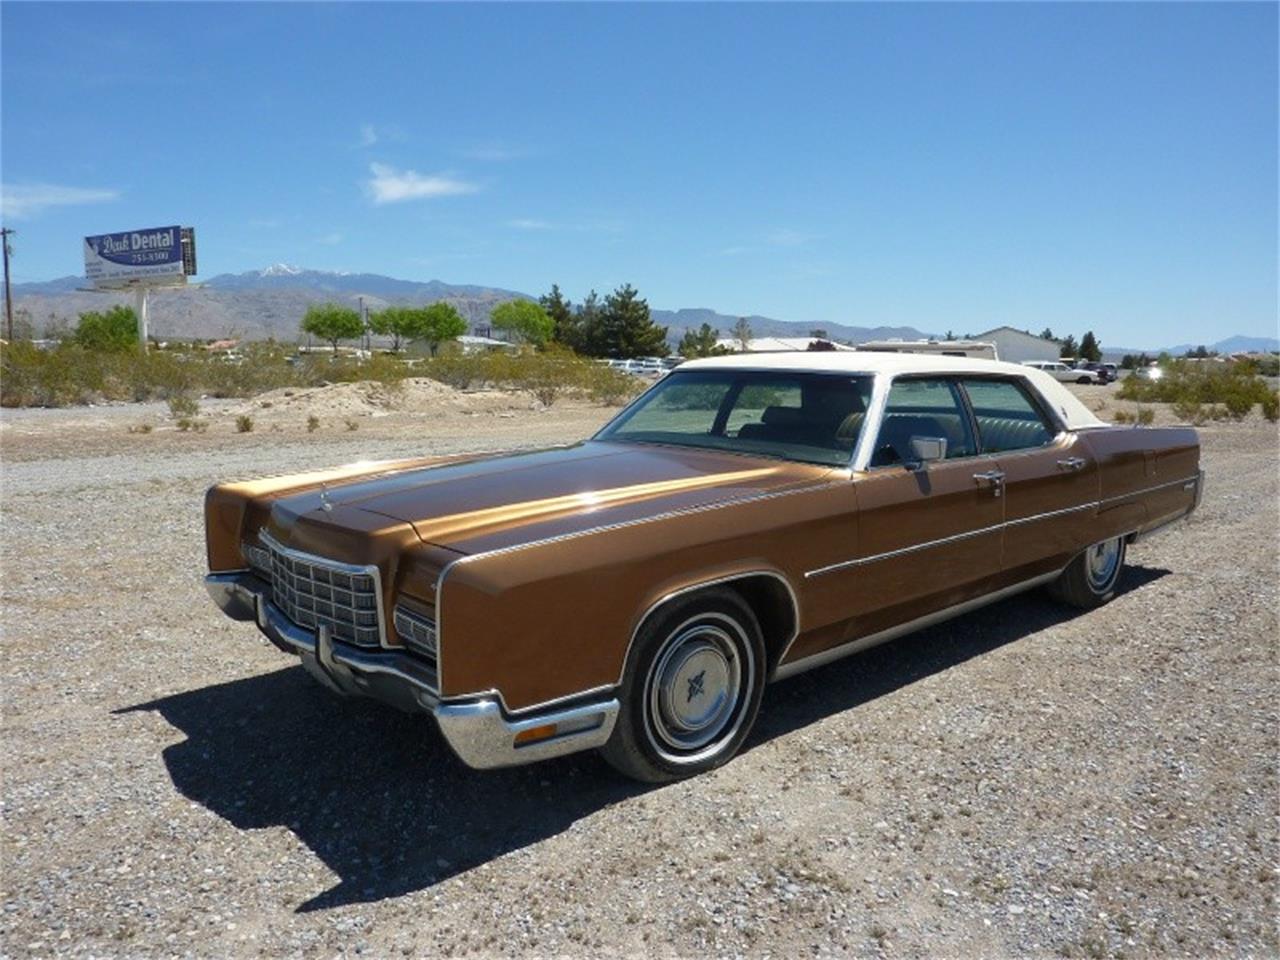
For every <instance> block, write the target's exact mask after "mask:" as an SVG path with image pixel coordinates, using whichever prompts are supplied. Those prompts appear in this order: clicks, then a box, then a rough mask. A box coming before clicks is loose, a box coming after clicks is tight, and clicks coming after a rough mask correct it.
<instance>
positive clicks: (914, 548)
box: [804, 523, 1005, 580]
mask: <svg viewBox="0 0 1280 960" xmlns="http://www.w3.org/2000/svg"><path fill="white" fill-rule="evenodd" d="M1004 527H1005V524H1003V523H995V524H992V525H991V526H989V527H979V528H978V529H977V530H966V531H965V532H964V533H953V534H952V535H951V536H949V537H941V538H939V539H937V540H926V541H924V542H923V543H913V544H912V545H911V546H909V547H899V548H898V549H896V550H888V551H886V552H885V553H876V554H872V555H871V556H869V557H857V558H855V559H853V560H841V561H840V562H839V563H832V564H828V565H827V566H825V567H818V568H817V569H816V570H807V571H805V575H804V576H805V579H806V580H808V579H809V578H810V577H820V576H822V575H823V574H824V573H832V572H834V571H836V570H843V569H845V568H846V567H860V566H862V565H863V564H867V563H875V562H876V561H878V560H888V559H889V558H891V557H901V556H904V555H905V554H908V553H916V552H918V551H920V550H928V549H929V548H930V547H939V546H942V545H943V544H946V543H955V542H957V541H959V540H969V539H971V538H973V537H980V536H982V535H983V534H984V533H993V532H995V531H996V530H1003V529H1004Z"/></svg>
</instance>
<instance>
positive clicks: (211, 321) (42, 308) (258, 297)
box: [13, 263, 926, 346]
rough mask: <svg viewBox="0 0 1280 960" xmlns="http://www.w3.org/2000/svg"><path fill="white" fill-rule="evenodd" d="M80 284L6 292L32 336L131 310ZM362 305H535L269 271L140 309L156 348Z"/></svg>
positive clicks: (759, 323)
mask: <svg viewBox="0 0 1280 960" xmlns="http://www.w3.org/2000/svg"><path fill="white" fill-rule="evenodd" d="M88 286H89V284H88V282H87V281H86V280H84V279H83V278H82V277H61V278H59V279H57V280H50V281H47V282H44V283H19V284H15V285H14V287H13V300H14V305H15V307H16V308H17V309H18V310H19V311H23V310H25V311H26V313H27V315H28V317H29V318H30V320H31V322H32V323H33V325H34V326H35V328H36V330H37V331H39V332H44V331H46V330H48V329H50V328H51V327H52V328H57V327H59V326H66V327H73V326H74V325H75V323H76V320H77V318H78V317H79V315H80V314H81V313H84V312H86V311H89V310H103V309H107V308H109V307H111V306H113V305H115V304H117V303H120V304H132V303H133V299H134V298H133V294H131V293H95V292H92V291H87V290H85V289H84V288H86V287H88ZM361 298H363V300H364V304H365V307H366V308H367V309H368V310H371V311H376V310H381V309H382V308H384V307H387V306H390V305H392V304H396V305H420V304H426V303H434V302H436V301H439V300H444V301H446V302H448V303H451V304H453V306H454V307H456V308H457V309H458V312H459V313H461V314H462V315H463V316H464V317H465V318H466V319H467V321H468V322H469V323H470V324H471V326H472V328H473V329H476V328H483V327H485V326H486V325H487V324H488V322H489V312H490V311H491V310H492V309H493V308H494V307H495V306H497V305H498V304H499V303H503V302H504V301H507V300H518V299H526V300H533V299H536V298H535V297H533V296H530V295H529V294H527V293H522V292H520V291H517V290H504V289H502V288H500V287H483V286H475V285H472V284H451V283H445V282H443V281H440V280H429V281H426V282H421V281H416V280H400V279H396V278H395V277H386V276H382V275H380V274H375V273H342V272H338V271H330V270H308V269H305V268H303V267H295V266H290V265H289V264H283V263H278V264H275V265H273V266H270V267H267V268H266V269H263V270H250V271H248V272H245V273H235V274H232V273H223V274H219V275H218V276H215V277H212V278H210V279H208V280H205V281H204V282H202V283H199V284H192V285H191V286H189V287H187V288H185V289H176V290H166V289H159V290H155V291H152V293H151V297H150V300H149V306H148V313H149V318H148V319H149V326H150V330H151V333H152V334H153V335H154V336H156V337H159V338H161V339H163V338H166V337H172V338H177V339H210V340H212V339H222V338H226V337H240V338H244V339H249V340H263V339H266V338H267V337H275V338H276V339H277V340H294V339H296V338H297V336H298V325H299V323H300V322H301V320H302V316H303V314H304V313H306V310H307V307H308V306H310V305H311V304H313V303H320V302H323V301H326V300H337V301H339V302H343V303H349V304H351V305H352V306H356V305H357V304H358V303H359V302H360V299H361ZM651 314H652V316H653V321H654V322H655V323H657V324H659V325H661V326H665V327H667V340H668V342H670V343H671V344H672V345H673V346H674V345H675V344H676V343H677V342H679V340H680V338H681V337H682V336H683V335H684V332H685V331H686V330H688V329H690V328H693V329H697V328H698V327H700V326H701V325H702V324H704V323H707V324H710V325H711V326H712V327H713V328H714V329H718V330H719V331H720V334H721V336H726V337H727V336H729V335H730V333H731V331H732V330H733V327H734V324H736V323H737V322H738V317H737V316H732V315H729V314H723V313H717V312H716V311H714V310H710V309H705V308H693V309H681V310H657V309H654V310H651ZM747 320H748V322H749V323H750V324H751V331H752V333H753V335H755V336H758V337H761V336H769V337H787V336H790V337H804V336H808V335H809V332H810V331H811V330H813V329H815V328H816V327H818V326H821V327H822V329H823V330H825V331H826V332H827V336H829V337H832V338H834V339H836V340H846V341H850V342H855V343H857V342H861V341H865V340H880V339H886V338H890V337H901V338H902V339H908V340H909V339H916V338H919V337H923V336H926V334H925V333H923V332H921V331H920V330H917V329H916V328H914V327H859V326H851V325H847V324H838V323H836V324H832V323H827V324H821V325H819V324H813V323H809V322H807V321H801V320H776V319H773V318H772V317H762V316H756V315H753V316H750V317H748V318H747Z"/></svg>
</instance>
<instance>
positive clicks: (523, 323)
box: [489, 300, 556, 347]
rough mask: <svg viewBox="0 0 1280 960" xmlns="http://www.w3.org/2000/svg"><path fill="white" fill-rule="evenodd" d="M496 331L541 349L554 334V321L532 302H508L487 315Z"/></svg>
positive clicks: (499, 305) (538, 305) (539, 306)
mask: <svg viewBox="0 0 1280 960" xmlns="http://www.w3.org/2000/svg"><path fill="white" fill-rule="evenodd" d="M489 317H490V319H491V320H492V321H493V325H494V327H495V328H497V329H498V330H506V331H509V332H510V333H514V334H515V335H516V336H518V337H519V338H520V339H521V340H524V341H525V342H527V343H532V344H533V345H534V346H537V347H541V346H543V345H544V344H545V343H546V342H547V341H548V340H549V339H551V335H552V334H553V333H554V332H555V329H556V324H555V321H554V320H553V319H552V318H551V317H549V316H548V315H547V311H545V310H543V309H542V306H541V305H540V304H537V303H534V302H533V301H532V300H508V301H507V302H506V303H500V304H498V305H497V306H496V307H494V308H493V311H492V312H491V313H490V314H489Z"/></svg>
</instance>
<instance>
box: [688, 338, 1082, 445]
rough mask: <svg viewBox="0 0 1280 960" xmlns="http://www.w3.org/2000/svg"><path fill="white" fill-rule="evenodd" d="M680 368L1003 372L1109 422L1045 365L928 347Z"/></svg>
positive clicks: (1058, 405) (716, 360) (1068, 414)
mask: <svg viewBox="0 0 1280 960" xmlns="http://www.w3.org/2000/svg"><path fill="white" fill-rule="evenodd" d="M677 369H678V370H682V371H683V370H779V371H795V372H810V373H845V374H866V375H869V376H875V375H885V376H890V377H895V376H898V375H900V374H921V373H936V374H940V375H959V376H963V375H965V374H969V375H973V374H978V375H981V374H988V375H991V374H1001V375H1003V376H1012V377H1020V378H1021V379H1023V380H1025V381H1026V382H1027V383H1029V384H1031V386H1033V387H1034V388H1035V389H1036V391H1037V392H1038V393H1039V394H1040V395H1041V396H1042V397H1044V399H1045V402H1046V403H1047V404H1048V405H1049V406H1050V407H1052V408H1053V409H1054V411H1055V412H1056V413H1057V414H1058V416H1060V417H1061V418H1062V421H1063V423H1064V424H1065V425H1066V426H1067V427H1068V428H1070V429H1072V430H1079V429H1083V428H1085V427H1101V426H1105V425H1106V424H1105V423H1104V422H1103V421H1101V420H1099V419H1098V418H1097V417H1096V416H1094V414H1093V411H1091V410H1090V409H1089V408H1088V407H1086V406H1085V405H1084V404H1083V403H1081V402H1080V401H1079V400H1077V399H1076V398H1075V395H1074V394H1072V393H1071V391H1070V390H1068V389H1067V388H1066V387H1064V386H1063V385H1062V384H1061V383H1059V382H1058V381H1057V380H1055V379H1054V378H1053V377H1051V376H1049V374H1047V373H1045V372H1044V371H1043V370H1037V369H1036V368H1034V367H1028V366H1024V365H1023V364H1020V363H1005V362H1003V361H1000V360H979V359H977V358H975V357H947V356H937V355H934V354H924V353H877V352H874V351H836V350H814V351H805V352H799V353H738V354H733V355H730V356H725V357H707V358H706V359H703V360H690V361H688V362H686V363H682V364H681V365H680V366H679V367H678V368H677Z"/></svg>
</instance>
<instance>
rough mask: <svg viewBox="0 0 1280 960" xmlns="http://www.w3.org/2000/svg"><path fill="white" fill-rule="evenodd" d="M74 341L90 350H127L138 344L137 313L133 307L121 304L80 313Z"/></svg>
mask: <svg viewBox="0 0 1280 960" xmlns="http://www.w3.org/2000/svg"><path fill="white" fill-rule="evenodd" d="M75 341H76V343H78V344H80V346H82V347H87V348H88V349H90V350H128V349H129V348H131V347H135V346H137V344H138V315H137V314H136V313H134V312H133V307H123V306H117V307H112V308H111V309H110V310H108V311H107V312H106V313H98V312H97V311H96V310H91V311H90V312H88V313H82V314H80V324H79V326H77V327H76V333H75Z"/></svg>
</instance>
